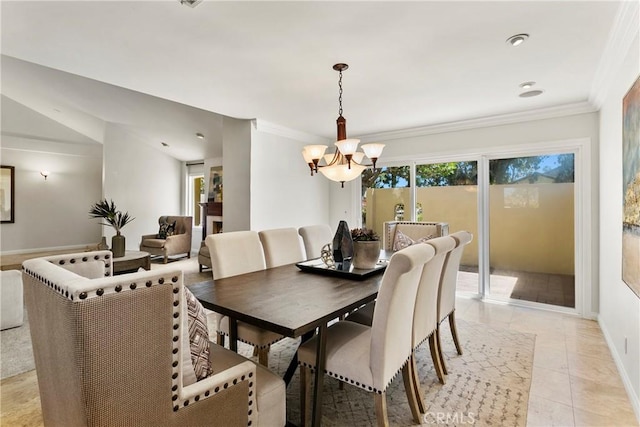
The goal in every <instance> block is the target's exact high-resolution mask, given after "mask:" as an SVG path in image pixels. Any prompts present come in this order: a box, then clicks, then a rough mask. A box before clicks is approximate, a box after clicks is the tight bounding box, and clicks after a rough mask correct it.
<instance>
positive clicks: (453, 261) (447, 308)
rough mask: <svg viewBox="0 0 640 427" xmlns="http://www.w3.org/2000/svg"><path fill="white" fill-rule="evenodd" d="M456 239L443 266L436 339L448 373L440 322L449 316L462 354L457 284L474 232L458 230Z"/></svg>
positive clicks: (456, 343) (443, 365)
mask: <svg viewBox="0 0 640 427" xmlns="http://www.w3.org/2000/svg"><path fill="white" fill-rule="evenodd" d="M450 236H451V237H452V238H453V239H454V240H455V248H453V249H452V250H451V251H450V252H449V253H448V254H447V257H446V259H445V261H444V266H443V268H442V277H441V279H440V291H439V294H438V328H437V330H436V340H437V341H438V351H439V356H440V361H441V363H442V370H443V372H444V373H445V374H447V373H448V370H447V365H446V363H445V360H444V355H443V354H442V345H441V343H440V338H441V337H440V324H441V323H442V322H443V321H444V320H445V319H446V318H447V317H448V318H449V327H450V329H451V335H452V337H453V343H454V344H455V346H456V350H457V351H458V354H459V355H462V347H461V345H460V340H459V338H458V329H457V327H456V285H457V283H458V271H459V270H460V259H461V258H462V253H463V252H464V247H465V246H466V245H468V244H469V243H470V242H471V240H473V234H471V233H469V232H468V231H458V232H456V233H453V234H450Z"/></svg>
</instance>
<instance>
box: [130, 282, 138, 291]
mask: <svg viewBox="0 0 640 427" xmlns="http://www.w3.org/2000/svg"><path fill="white" fill-rule="evenodd" d="M137 287H138V285H136V284H135V283H132V284H130V285H129V288H130V289H131V290H134V289H135V288H137Z"/></svg>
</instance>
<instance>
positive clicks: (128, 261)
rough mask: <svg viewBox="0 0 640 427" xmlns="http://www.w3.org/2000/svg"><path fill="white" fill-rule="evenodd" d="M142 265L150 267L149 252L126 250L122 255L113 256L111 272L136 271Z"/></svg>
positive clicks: (146, 268) (147, 268)
mask: <svg viewBox="0 0 640 427" xmlns="http://www.w3.org/2000/svg"><path fill="white" fill-rule="evenodd" d="M140 267H142V268H144V269H145V270H150V269H151V256H150V254H149V252H139V251H126V252H125V254H124V256H123V257H120V258H113V274H114V275H116V274H125V273H133V272H136V271H138V269H139V268H140Z"/></svg>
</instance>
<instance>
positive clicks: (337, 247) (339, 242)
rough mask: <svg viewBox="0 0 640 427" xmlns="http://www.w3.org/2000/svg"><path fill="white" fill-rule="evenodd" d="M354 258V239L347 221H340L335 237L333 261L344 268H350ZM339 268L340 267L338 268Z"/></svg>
mask: <svg viewBox="0 0 640 427" xmlns="http://www.w3.org/2000/svg"><path fill="white" fill-rule="evenodd" d="M351 258H353V239H352V238H351V230H350V229H349V225H348V224H347V221H340V223H339V224H338V229H337V230H336V234H335V236H333V259H334V261H335V262H336V264H340V265H341V266H342V267H345V266H350V264H351ZM338 268H339V267H338Z"/></svg>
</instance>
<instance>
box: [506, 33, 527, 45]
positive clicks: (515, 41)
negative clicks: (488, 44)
mask: <svg viewBox="0 0 640 427" xmlns="http://www.w3.org/2000/svg"><path fill="white" fill-rule="evenodd" d="M528 38H529V34H516V35H515V36H511V37H509V38H508V39H507V43H509V44H510V45H511V46H519V45H521V44H522V43H524V42H525V40H527V39H528Z"/></svg>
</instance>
